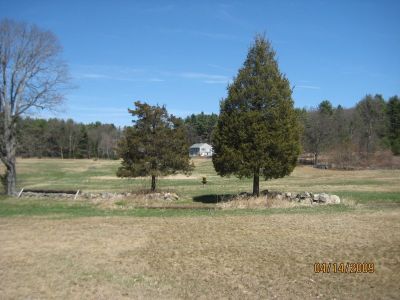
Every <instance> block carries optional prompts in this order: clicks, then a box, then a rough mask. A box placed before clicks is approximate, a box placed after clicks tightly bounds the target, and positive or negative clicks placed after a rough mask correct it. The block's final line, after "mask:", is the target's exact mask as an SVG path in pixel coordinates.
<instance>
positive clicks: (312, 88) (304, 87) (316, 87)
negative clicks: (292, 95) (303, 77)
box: [295, 85, 321, 90]
mask: <svg viewBox="0 0 400 300" xmlns="http://www.w3.org/2000/svg"><path fill="white" fill-rule="evenodd" d="M295 87H297V88H300V89H310V90H320V89H321V87H319V86H315V85H296V86H295Z"/></svg>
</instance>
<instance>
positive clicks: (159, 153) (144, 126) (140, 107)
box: [117, 101, 193, 191]
mask: <svg viewBox="0 0 400 300" xmlns="http://www.w3.org/2000/svg"><path fill="white" fill-rule="evenodd" d="M135 106H136V108H135V109H133V110H129V113H131V114H132V116H133V117H134V121H133V123H134V125H133V126H132V127H127V128H125V131H124V135H123V137H122V139H121V140H120V142H119V144H118V152H119V154H120V156H121V158H122V159H123V161H122V166H121V167H120V168H119V169H118V172H117V176H119V177H139V176H151V178H152V180H151V190H152V191H154V190H155V188H156V177H158V176H162V175H169V174H175V173H176V172H183V173H185V174H188V173H189V172H190V171H191V170H192V168H193V166H192V165H191V164H190V159H189V143H188V140H187V132H186V128H185V126H184V123H183V121H182V120H181V119H180V118H176V117H174V116H173V115H169V114H168V112H167V110H166V108H165V106H162V107H160V106H158V105H157V106H150V105H148V104H146V103H141V102H139V101H137V102H135Z"/></svg>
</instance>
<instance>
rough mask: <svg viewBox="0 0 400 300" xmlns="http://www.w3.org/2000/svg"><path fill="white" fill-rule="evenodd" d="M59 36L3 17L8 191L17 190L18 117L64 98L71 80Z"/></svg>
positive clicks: (1, 92) (0, 75)
mask: <svg viewBox="0 0 400 300" xmlns="http://www.w3.org/2000/svg"><path fill="white" fill-rule="evenodd" d="M60 53H61V46H60V44H59V41H58V39H57V37H56V36H55V35H54V34H53V33H52V32H50V31H44V30H41V29H40V28H38V27H37V26H35V25H28V24H26V23H20V22H15V21H12V20H7V19H6V20H3V21H0V114H1V121H2V122H1V145H0V146H1V149H0V150H1V151H0V159H1V161H2V162H3V164H4V165H5V168H6V173H5V175H4V176H2V179H3V183H4V186H5V191H6V193H7V194H8V195H13V194H15V185H16V169H15V155H16V127H17V120H18V117H20V116H21V115H23V114H28V113H30V112H32V110H33V109H52V108H55V107H56V106H57V105H59V104H60V103H61V102H62V100H63V93H62V91H63V88H64V87H66V86H65V84H66V83H67V81H68V72H67V66H66V64H65V63H64V62H63V61H62V60H61V58H60Z"/></svg>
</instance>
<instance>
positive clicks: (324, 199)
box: [318, 193, 329, 203]
mask: <svg viewBox="0 0 400 300" xmlns="http://www.w3.org/2000/svg"><path fill="white" fill-rule="evenodd" d="M318 201H319V202H322V203H326V202H328V201H329V195H328V194H325V193H322V194H319V197H318Z"/></svg>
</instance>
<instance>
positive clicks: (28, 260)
mask: <svg viewBox="0 0 400 300" xmlns="http://www.w3.org/2000/svg"><path fill="white" fill-rule="evenodd" d="M315 262H337V263H340V262H373V263H374V264H375V272H374V273H372V274H370V273H366V274H364V273H360V274H340V273H336V274H333V273H330V274H315V273H314V268H313V266H314V263H315ZM0 282H1V283H0V299H47V298H52V299H59V298H64V299H65V298H68V299H82V298H86V299H131V298H135V299H136V298H153V299H158V298H163V299H179V298H180V299H183V298H201V299H209V298H234V299H249V298H270V299H273V298H277V299H282V298H291V299H317V298H324V299H346V298H347V299H349V298H355V299H366V298H369V299H396V298H397V299H398V297H399V295H400V284H399V282H400V211H399V210H397V209H396V210H394V211H389V210H382V211H360V212H351V213H346V212H344V213H331V214H325V213H315V214H277V215H266V216H261V215H249V216H219V217H215V216H214V217H206V216H203V217H201V216H200V217H190V218H189V217H171V218H161V217H157V218H128V217H115V216H114V217H110V218H107V217H89V218H70V219H68V218H67V219H65V218H61V219H54V218H49V217H47V218H44V217H14V218H0Z"/></svg>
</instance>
